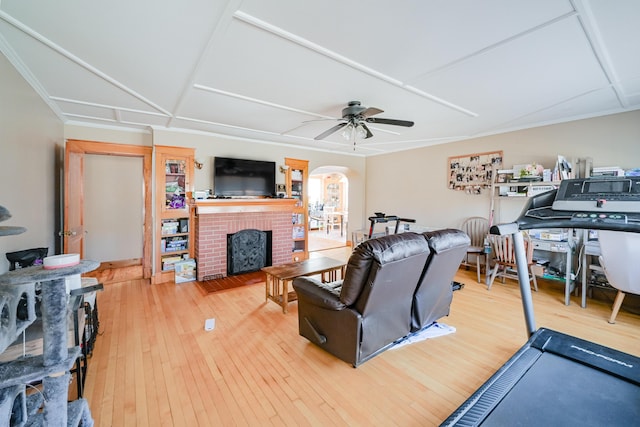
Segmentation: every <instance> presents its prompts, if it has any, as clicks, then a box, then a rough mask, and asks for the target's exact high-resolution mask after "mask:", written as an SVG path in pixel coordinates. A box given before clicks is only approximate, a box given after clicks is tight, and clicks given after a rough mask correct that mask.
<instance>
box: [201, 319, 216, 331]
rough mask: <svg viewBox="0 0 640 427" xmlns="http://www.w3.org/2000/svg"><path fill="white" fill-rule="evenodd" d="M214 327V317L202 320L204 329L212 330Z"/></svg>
mask: <svg viewBox="0 0 640 427" xmlns="http://www.w3.org/2000/svg"><path fill="white" fill-rule="evenodd" d="M215 327H216V319H207V320H205V321H204V330H205V331H213V329H214V328H215Z"/></svg>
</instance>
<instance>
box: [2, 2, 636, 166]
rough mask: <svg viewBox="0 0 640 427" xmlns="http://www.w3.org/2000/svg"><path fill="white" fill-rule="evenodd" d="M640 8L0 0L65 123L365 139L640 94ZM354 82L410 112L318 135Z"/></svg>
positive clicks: (348, 148) (549, 112) (363, 97)
mask: <svg viewBox="0 0 640 427" xmlns="http://www.w3.org/2000/svg"><path fill="white" fill-rule="evenodd" d="M639 21H640V2H639V1H637V0H592V1H588V0H572V1H568V0H483V1H478V0H451V1H443V0H406V1H391V0H389V1H380V0H372V1H366V2H362V1H351V0H322V1H305V0H270V1H265V0H244V1H241V0H229V1H221V0H220V1H214V0H182V1H175V0H173V1H168V0H153V1H152V0H133V1H132V0H126V1H125V0H112V1H97V2H94V1H86V0H59V1H50V0H33V1H26V0H0V51H1V52H2V53H3V54H4V55H5V56H6V57H7V58H8V60H9V61H10V62H11V63H12V64H13V65H14V66H15V67H16V69H17V70H18V71H19V72H20V73H21V74H22V76H23V77H24V78H25V79H26V80H27V81H28V82H29V83H30V84H31V85H32V86H33V87H34V88H35V90H36V91H37V92H38V93H39V94H40V95H41V96H42V98H43V99H44V100H45V101H46V102H47V103H48V104H49V105H50V106H51V108H52V109H53V111H54V112H55V113H56V114H57V115H58V116H59V117H60V119H61V120H63V121H64V122H65V123H83V124H88V125H92V126H93V125H95V126H112V127H125V128H140V129H149V127H153V128H168V129H174V130H187V131H197V132H206V133H212V134H218V135H226V136H231V137H238V138H246V139H251V140H254V141H256V142H257V143H260V142H276V143H281V144H289V145H292V146H301V147H307V148H317V149H321V150H330V151H334V152H344V153H350V154H356V155H365V156H366V155H375V154H380V153H384V152H390V151H397V150H406V149H410V148H415V147H421V146H427V145H433V144H441V143H446V142H451V141H457V140H461V139H466V138H470V137H475V136H480V135H488V134H495V133H501V132H505V131H510V130H515V129H523V128H529V127H535V126H540V125H544V124H551V123H558V122H563V121H569V120H575V119H580V118H587V117H594V116H600V115H606V114H612V113H617V112H623V111H630V110H636V109H640V55H638V45H639V42H640V25H638V22H639ZM0 78H2V77H1V76H0ZM353 100H358V101H361V103H362V105H363V106H365V107H377V108H379V109H381V110H384V112H383V113H380V114H377V115H376V116H375V117H383V118H392V119H402V120H410V121H413V122H415V125H414V126H413V127H410V128H407V127H399V126H390V125H384V124H375V123H370V124H369V128H370V130H371V132H372V133H373V135H374V136H373V137H371V138H368V139H365V140H361V139H358V140H356V145H355V151H354V144H353V140H349V141H346V140H345V139H344V138H343V136H342V135H341V132H336V133H333V134H332V135H330V136H329V137H327V138H325V139H323V140H314V137H316V136H318V135H319V134H321V133H322V132H324V131H325V130H327V129H329V128H331V127H332V126H335V125H336V124H337V123H339V121H338V120H336V118H340V117H341V110H342V109H343V108H344V107H346V105H347V103H348V102H349V101H353ZM2 102H6V100H3V101H2Z"/></svg>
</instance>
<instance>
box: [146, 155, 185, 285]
mask: <svg viewBox="0 0 640 427" xmlns="http://www.w3.org/2000/svg"><path fill="white" fill-rule="evenodd" d="M155 152H156V218H157V219H156V247H155V254H156V256H155V260H156V262H155V269H154V271H155V275H154V283H164V282H169V281H172V280H174V276H175V271H174V263H175V262H177V261H180V260H183V259H189V258H193V256H194V239H193V237H194V233H193V226H194V224H193V209H194V203H193V160H194V154H195V153H194V149H193V148H182V147H167V146H156V147H155Z"/></svg>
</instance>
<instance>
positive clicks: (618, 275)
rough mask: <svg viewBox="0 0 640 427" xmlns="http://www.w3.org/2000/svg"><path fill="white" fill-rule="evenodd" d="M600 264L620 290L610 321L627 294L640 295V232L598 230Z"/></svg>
mask: <svg viewBox="0 0 640 427" xmlns="http://www.w3.org/2000/svg"><path fill="white" fill-rule="evenodd" d="M598 241H599V242H600V253H601V255H600V265H601V266H602V268H603V270H604V274H605V276H606V277H607V281H608V282H609V284H610V285H611V286H613V287H614V288H616V289H617V290H618V293H617V295H616V299H615V301H614V302H613V307H612V309H611V317H610V318H609V323H615V322H616V316H617V315H618V311H619V310H620V306H621V305H622V300H624V296H625V294H627V293H629V294H636V295H640V263H639V262H638V260H640V234H639V233H627V232H623V231H605V230H600V231H598Z"/></svg>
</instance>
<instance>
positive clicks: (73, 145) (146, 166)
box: [63, 139, 153, 279]
mask: <svg viewBox="0 0 640 427" xmlns="http://www.w3.org/2000/svg"><path fill="white" fill-rule="evenodd" d="M86 154H92V155H103V156H123V157H140V158H142V175H143V180H144V213H143V216H144V226H143V230H144V231H143V239H144V241H143V245H142V274H143V278H145V279H149V278H151V273H152V262H153V252H152V239H153V211H152V208H151V207H152V194H153V193H152V164H153V162H152V157H153V147H145V146H140V145H126V144H115V143H108V142H96V141H83V140H78V139H68V140H67V141H66V144H65V163H64V164H65V167H64V228H63V230H70V229H71V225H70V224H69V223H68V219H69V212H68V209H70V208H71V207H72V206H74V205H75V206H77V208H78V209H80V213H79V214H80V216H79V217H78V218H82V211H83V210H84V197H83V195H84V193H83V191H84V186H83V185H82V180H83V178H84V155H86ZM71 155H79V156H80V157H81V161H80V164H79V165H78V164H77V162H71V160H70V156H71ZM74 165H75V166H74ZM72 167H73V168H79V169H80V170H70V169H71V168H72ZM73 179H75V180H77V181H80V182H72V180H73ZM71 185H74V186H75V188H74V189H75V190H76V191H75V194H77V195H79V197H78V198H77V199H76V200H74V202H75V203H73V204H70V202H71V200H70V199H69V195H70V194H73V193H72V192H71V191H69V186H71ZM78 190H79V191H78ZM76 197H77V196H76ZM78 205H79V206H78ZM114 209H117V207H114ZM80 221H82V219H80ZM82 226H84V224H82ZM83 238H84V230H82V234H81V236H80V239H83ZM67 247H68V236H66V235H65V237H64V239H63V252H65V253H66V251H67ZM80 248H81V249H80V250H81V252H80V256H81V257H82V256H83V253H82V251H83V250H84V248H83V244H82V243H80Z"/></svg>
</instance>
